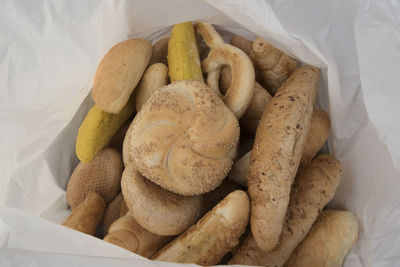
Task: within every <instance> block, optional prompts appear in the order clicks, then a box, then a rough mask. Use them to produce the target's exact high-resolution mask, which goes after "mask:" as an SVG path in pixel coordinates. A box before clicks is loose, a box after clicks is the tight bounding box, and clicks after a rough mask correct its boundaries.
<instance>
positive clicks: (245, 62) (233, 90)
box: [202, 44, 255, 119]
mask: <svg viewBox="0 0 400 267" xmlns="http://www.w3.org/2000/svg"><path fill="white" fill-rule="evenodd" d="M225 65H228V66H229V67H230V68H231V70H232V82H231V85H230V86H229V88H228V90H227V91H226V93H225V95H224V96H223V100H224V102H225V104H226V105H227V106H228V107H229V108H230V109H231V110H232V111H233V113H234V114H235V116H236V117H237V118H238V119H239V118H241V117H242V115H243V114H244V113H245V112H246V109H247V107H248V106H249V104H250V102H251V99H252V97H253V94H254V83H255V73H254V67H253V64H252V62H251V60H250V58H249V57H248V56H247V55H246V53H245V52H243V51H242V50H240V49H239V48H237V47H234V46H232V45H229V44H221V45H218V46H216V47H214V48H213V49H211V51H210V53H209V54H208V57H207V58H206V59H205V60H203V62H202V69H203V72H204V73H206V74H207V75H208V76H207V84H208V86H210V87H211V88H212V89H213V90H214V91H215V92H217V93H218V94H220V89H219V76H220V73H221V68H222V67H223V66H225Z"/></svg>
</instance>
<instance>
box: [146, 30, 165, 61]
mask: <svg viewBox="0 0 400 267" xmlns="http://www.w3.org/2000/svg"><path fill="white" fill-rule="evenodd" d="M168 41H169V37H164V38H161V39H160V40H158V41H157V42H156V43H155V44H154V45H153V47H152V53H151V59H150V63H149V65H153V64H154V63H162V64H164V65H168V60H167V55H168Z"/></svg>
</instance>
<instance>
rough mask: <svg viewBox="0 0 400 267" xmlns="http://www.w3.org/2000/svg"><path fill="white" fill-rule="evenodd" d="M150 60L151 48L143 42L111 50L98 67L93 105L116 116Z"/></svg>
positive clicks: (118, 46)
mask: <svg viewBox="0 0 400 267" xmlns="http://www.w3.org/2000/svg"><path fill="white" fill-rule="evenodd" d="M150 57H151V44H150V43H149V42H148V41H146V40H144V39H130V40H127V41H124V42H121V43H119V44H117V45H115V46H114V47H113V48H111V49H110V51H108V52H107V54H106V55H105V56H104V58H103V59H102V60H101V62H100V64H99V66H98V67H97V71H96V75H95V77H94V83H93V91H92V97H93V100H94V102H95V103H96V104H97V105H98V106H99V107H100V108H101V109H102V110H103V111H105V112H108V113H114V114H118V113H119V112H120V111H121V110H122V109H123V108H124V106H125V105H126V103H127V102H128V100H129V98H130V96H131V93H132V92H133V90H134V89H135V87H136V85H137V84H138V83H139V81H140V78H141V77H142V74H143V72H144V70H145V69H146V67H147V65H148V64H149V61H150Z"/></svg>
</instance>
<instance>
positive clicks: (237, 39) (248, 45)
mask: <svg viewBox="0 0 400 267" xmlns="http://www.w3.org/2000/svg"><path fill="white" fill-rule="evenodd" d="M230 44H231V45H233V46H236V47H237V48H240V49H241V50H242V51H243V52H245V53H246V54H247V55H250V54H251V51H252V50H253V43H252V42H251V41H249V40H247V39H245V38H243V37H241V36H239V35H237V34H234V35H232V38H231V41H230Z"/></svg>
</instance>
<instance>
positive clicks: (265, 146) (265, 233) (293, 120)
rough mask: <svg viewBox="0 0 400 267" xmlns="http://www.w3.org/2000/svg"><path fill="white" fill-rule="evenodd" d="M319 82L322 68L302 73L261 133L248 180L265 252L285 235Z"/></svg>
mask: <svg viewBox="0 0 400 267" xmlns="http://www.w3.org/2000/svg"><path fill="white" fill-rule="evenodd" d="M318 82H319V70H318V69H316V68H314V67H311V66H305V67H301V68H299V69H298V70H296V71H295V72H294V73H293V74H292V75H291V76H290V77H289V79H288V80H287V81H286V82H285V83H284V84H283V85H282V86H281V87H280V88H279V90H278V92H277V93H276V95H275V96H274V97H273V98H272V99H271V101H269V102H268V104H267V107H266V109H265V111H264V113H263V115H262V117H261V119H260V123H259V125H258V128H257V133H256V139H255V141H254V146H253V150H252V153H251V159H250V162H251V163H250V170H249V176H248V187H249V193H250V198H251V200H252V201H251V219H250V226H251V232H252V233H253V236H254V239H255V241H256V242H257V245H258V247H259V248H260V249H261V250H262V251H264V252H266V251H269V250H272V249H273V248H274V247H275V246H276V245H277V243H278V240H279V236H280V234H281V231H282V225H283V222H284V218H285V214H286V209H287V206H288V204H289V197H290V188H291V185H292V182H293V179H294V177H295V175H296V172H297V168H298V166H299V163H300V157H301V154H302V153H303V149H304V144H305V141H306V138H307V134H308V129H309V128H310V121H311V115H312V111H313V104H314V101H315V97H316V93H317V88H318Z"/></svg>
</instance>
